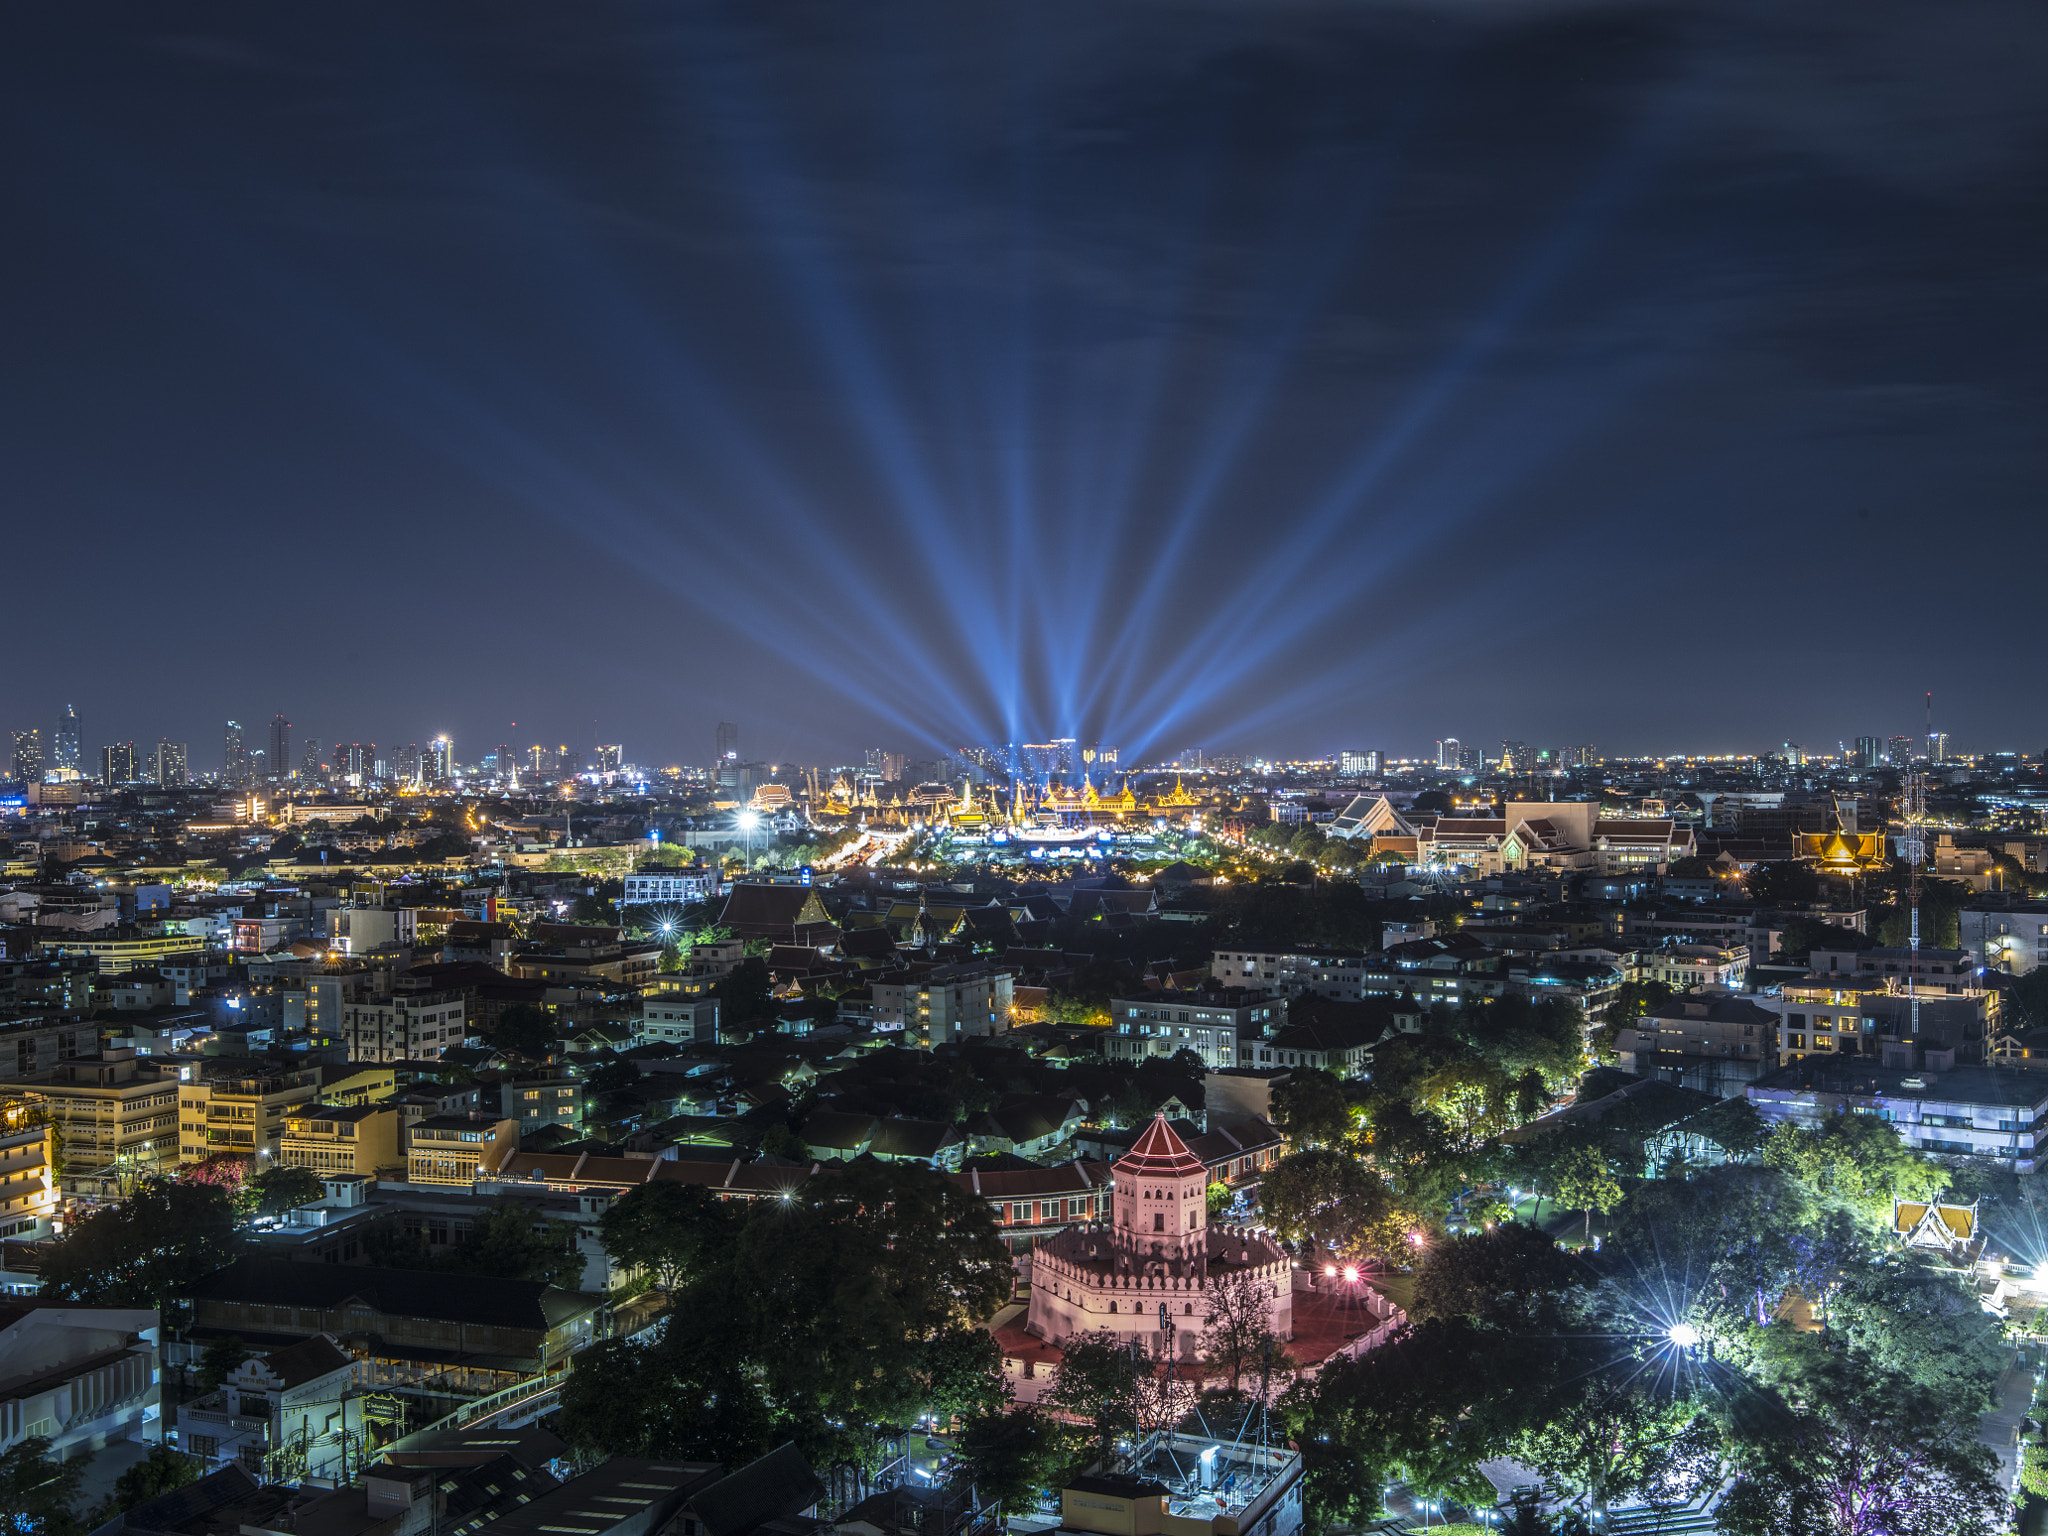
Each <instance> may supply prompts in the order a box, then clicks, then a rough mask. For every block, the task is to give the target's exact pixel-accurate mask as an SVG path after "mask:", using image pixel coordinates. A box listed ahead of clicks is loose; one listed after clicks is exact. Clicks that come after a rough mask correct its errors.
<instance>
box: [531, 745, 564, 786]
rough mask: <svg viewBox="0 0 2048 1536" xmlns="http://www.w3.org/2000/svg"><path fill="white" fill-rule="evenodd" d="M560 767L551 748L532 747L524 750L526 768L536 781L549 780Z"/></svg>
mask: <svg viewBox="0 0 2048 1536" xmlns="http://www.w3.org/2000/svg"><path fill="white" fill-rule="evenodd" d="M559 766H560V765H559V764H558V763H557V762H556V760H555V749H554V748H553V747H543V746H538V745H536V746H532V747H528V748H527V749H526V768H527V771H528V772H529V773H531V774H532V775H533V776H534V777H535V778H537V779H551V778H553V777H554V776H555V770H556V768H557V767H559Z"/></svg>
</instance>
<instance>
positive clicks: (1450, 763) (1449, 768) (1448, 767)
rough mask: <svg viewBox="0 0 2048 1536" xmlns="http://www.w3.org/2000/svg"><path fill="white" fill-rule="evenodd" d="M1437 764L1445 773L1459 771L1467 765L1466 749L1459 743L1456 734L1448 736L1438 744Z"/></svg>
mask: <svg viewBox="0 0 2048 1536" xmlns="http://www.w3.org/2000/svg"><path fill="white" fill-rule="evenodd" d="M1436 766H1437V768H1438V770H1439V771H1441V772H1444V773H1459V772H1462V771H1463V770H1464V767H1465V749H1464V748H1463V747H1462V746H1460V745H1459V744H1458V738H1457V737H1455V736H1446V737H1444V738H1443V740H1441V741H1439V742H1438V743H1437V744H1436Z"/></svg>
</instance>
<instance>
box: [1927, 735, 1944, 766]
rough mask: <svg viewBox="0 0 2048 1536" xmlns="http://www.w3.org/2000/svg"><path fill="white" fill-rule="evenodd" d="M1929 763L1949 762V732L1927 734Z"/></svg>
mask: <svg viewBox="0 0 2048 1536" xmlns="http://www.w3.org/2000/svg"><path fill="white" fill-rule="evenodd" d="M1927 761H1929V762H1930V763H1945V762H1947V761H1948V732H1947V731H1929V732H1928V733H1927Z"/></svg>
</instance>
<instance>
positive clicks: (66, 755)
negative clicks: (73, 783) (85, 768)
mask: <svg viewBox="0 0 2048 1536" xmlns="http://www.w3.org/2000/svg"><path fill="white" fill-rule="evenodd" d="M55 748H56V749H55V751H53V752H52V753H51V754H50V766H51V767H53V768H56V769H59V770H61V771H64V772H69V773H76V772H78V710H77V708H76V707H75V706H73V705H70V704H66V705H65V706H64V718H63V719H61V720H59V721H58V722H57V738H56V743H55Z"/></svg>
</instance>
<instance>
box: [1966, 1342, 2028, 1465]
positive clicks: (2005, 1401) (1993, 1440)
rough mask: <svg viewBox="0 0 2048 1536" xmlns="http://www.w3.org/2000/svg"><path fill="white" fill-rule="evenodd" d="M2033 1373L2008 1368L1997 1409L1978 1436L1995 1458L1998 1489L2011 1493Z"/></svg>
mask: <svg viewBox="0 0 2048 1536" xmlns="http://www.w3.org/2000/svg"><path fill="white" fill-rule="evenodd" d="M2034 1386H2035V1383H2034V1373H2033V1371H2032V1370H2031V1369H2030V1368H2029V1367H2027V1366H2024V1365H2018V1364H2015V1365H2011V1366H2008V1367H2007V1368H2006V1372H2005V1374H2004V1375H2003V1376H2001V1377H1999V1379H1998V1406H1997V1407H1996V1408H1994V1409H1992V1410H1991V1411H1990V1412H1989V1413H1987V1414H1985V1415H1984V1417H1983V1419H1982V1421H1981V1423H1980V1427H1979V1429H1978V1434H1979V1436H1980V1437H1981V1438H1982V1439H1983V1441H1984V1443H1985V1444H1986V1445H1987V1446H1989V1447H1990V1448H1991V1451H1992V1454H1993V1455H1995V1456H1997V1458H1998V1463H1999V1467H2000V1472H1999V1478H2000V1486H2001V1487H2004V1488H2007V1489H2010V1488H2011V1487H2012V1486H2013V1480H2014V1479H2015V1478H2016V1477H2018V1475H2019V1469H2020V1463H2019V1455H2020V1451H2019V1437H2020V1421H2021V1420H2023V1419H2025V1418H2026V1416H2027V1410H2028V1409H2029V1408H2031V1407H2032V1406H2033V1402H2034Z"/></svg>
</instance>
